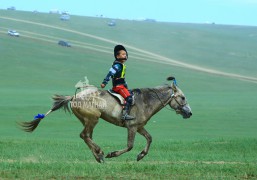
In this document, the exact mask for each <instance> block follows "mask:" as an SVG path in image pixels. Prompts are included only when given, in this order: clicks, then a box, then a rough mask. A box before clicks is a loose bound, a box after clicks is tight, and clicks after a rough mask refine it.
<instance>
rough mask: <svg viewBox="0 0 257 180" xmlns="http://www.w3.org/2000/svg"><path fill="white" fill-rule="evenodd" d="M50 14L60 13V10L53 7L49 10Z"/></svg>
mask: <svg viewBox="0 0 257 180" xmlns="http://www.w3.org/2000/svg"><path fill="white" fill-rule="evenodd" d="M49 13H50V14H60V11H59V10H58V9H51V10H50V11H49Z"/></svg>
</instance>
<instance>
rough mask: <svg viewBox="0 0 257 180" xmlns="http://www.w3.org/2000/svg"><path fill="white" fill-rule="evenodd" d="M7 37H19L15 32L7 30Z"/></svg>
mask: <svg viewBox="0 0 257 180" xmlns="http://www.w3.org/2000/svg"><path fill="white" fill-rule="evenodd" d="M8 35H9V36H15V37H19V36H20V33H18V32H17V31H15V30H9V31H8Z"/></svg>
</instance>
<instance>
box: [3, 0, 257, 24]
mask: <svg viewBox="0 0 257 180" xmlns="http://www.w3.org/2000/svg"><path fill="white" fill-rule="evenodd" d="M10 6H15V7H16V9H17V10H24V11H34V10H37V11H38V12H47V13H48V12H49V11H50V10H52V9H58V10H59V11H68V12H69V13H70V14H71V15H81V16H93V17H99V16H101V15H102V16H104V17H107V18H113V19H116V18H118V19H130V20H142V19H145V18H147V19H155V20H157V21H163V22H180V23H216V24H228V25H246V26H257V0H127V1H125V0H0V9H6V8H7V7H10ZM0 15H1V14H0Z"/></svg>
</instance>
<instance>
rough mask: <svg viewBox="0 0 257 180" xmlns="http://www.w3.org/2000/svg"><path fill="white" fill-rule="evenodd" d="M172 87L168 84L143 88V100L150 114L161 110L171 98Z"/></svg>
mask: <svg viewBox="0 0 257 180" xmlns="http://www.w3.org/2000/svg"><path fill="white" fill-rule="evenodd" d="M169 91H170V89H169V88H168V87H167V86H161V87H156V88H148V89H144V90H143V102H144V103H145V105H146V106H145V107H146V108H147V112H149V113H150V114H149V115H150V116H152V115H154V114H155V113H157V112H158V111H160V110H161V109H162V108H164V106H166V105H167V103H168V101H169V100H170V92H169Z"/></svg>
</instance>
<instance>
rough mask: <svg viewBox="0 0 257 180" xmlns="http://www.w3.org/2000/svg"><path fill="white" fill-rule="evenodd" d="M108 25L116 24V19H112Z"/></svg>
mask: <svg viewBox="0 0 257 180" xmlns="http://www.w3.org/2000/svg"><path fill="white" fill-rule="evenodd" d="M108 26H116V21H115V20H111V21H110V22H108Z"/></svg>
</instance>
